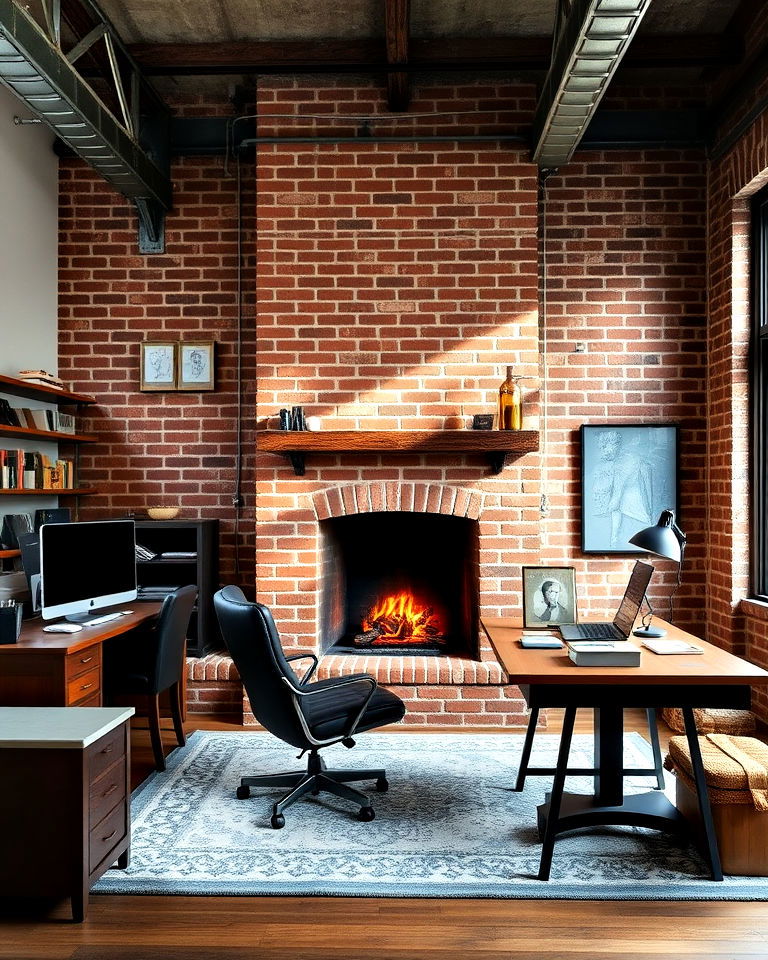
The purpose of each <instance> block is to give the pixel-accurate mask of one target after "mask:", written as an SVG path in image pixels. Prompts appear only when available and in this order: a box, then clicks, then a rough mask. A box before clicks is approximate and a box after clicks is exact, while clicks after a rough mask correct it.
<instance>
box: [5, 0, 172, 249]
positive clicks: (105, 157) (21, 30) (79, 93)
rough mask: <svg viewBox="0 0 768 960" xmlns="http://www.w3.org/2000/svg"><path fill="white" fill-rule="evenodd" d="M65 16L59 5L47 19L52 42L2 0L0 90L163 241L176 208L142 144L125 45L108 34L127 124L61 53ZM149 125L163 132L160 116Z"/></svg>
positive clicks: (149, 233)
mask: <svg viewBox="0 0 768 960" xmlns="http://www.w3.org/2000/svg"><path fill="white" fill-rule="evenodd" d="M58 16H59V7H58V4H55V5H53V6H52V7H51V10H50V11H49V13H48V14H47V15H46V17H45V20H46V27H47V29H49V31H50V36H46V33H45V32H44V30H43V28H42V27H41V26H40V25H39V24H38V23H37V22H36V21H35V20H33V19H32V17H31V16H30V15H29V14H28V13H27V12H26V11H25V10H22V9H21V8H20V7H19V6H17V4H16V3H14V2H13V0H0V83H2V84H3V85H5V86H6V87H8V89H9V90H10V91H11V92H12V93H13V94H15V96H16V97H17V98H18V99H19V100H20V101H22V103H23V104H24V105H25V107H26V108H27V109H28V110H29V111H30V112H31V113H33V114H34V115H35V116H36V117H37V118H38V119H40V120H42V122H43V123H45V124H46V125H47V126H49V127H50V128H51V129H52V130H53V132H54V133H55V134H56V136H57V137H59V139H60V140H61V141H62V142H63V143H65V144H66V145H67V146H68V147H69V148H70V149H71V150H72V151H73V152H74V153H76V154H77V155H78V156H80V157H81V158H82V159H84V160H85V161H86V162H87V163H88V164H89V165H90V166H91V167H93V169H94V170H96V171H97V172H98V173H99V174H100V175H101V176H102V177H103V178H104V179H105V180H106V181H107V182H108V183H110V184H111V185H112V186H113V187H114V188H115V189H116V190H118V191H119V192H120V193H121V194H123V196H125V197H128V198H129V199H131V200H132V201H133V202H134V203H135V204H136V207H137V212H138V215H139V220H140V223H141V224H142V225H143V227H144V229H145V232H146V234H147V236H151V237H153V238H155V239H156V238H157V236H158V223H159V222H160V221H161V219H162V212H164V211H165V210H167V209H168V208H169V207H170V206H171V183H170V179H169V177H168V176H167V175H166V174H165V173H163V172H162V171H161V170H160V169H159V167H158V166H157V165H156V164H155V163H154V162H153V161H152V160H150V158H149V157H148V156H147V154H146V153H145V152H144V150H143V149H142V147H141V146H140V144H139V132H138V119H139V109H138V97H139V93H140V90H139V86H138V84H137V83H136V82H135V78H132V82H131V83H130V87H129V90H126V88H125V86H124V77H123V72H122V70H121V68H120V66H119V65H118V62H117V52H118V44H119V41H117V40H116V41H115V42H114V43H113V42H112V38H111V36H110V33H109V30H107V31H106V32H105V34H104V38H105V39H106V40H108V41H109V42H108V43H107V46H106V52H107V58H108V62H109V63H110V71H111V80H112V81H113V83H114V85H115V88H116V96H117V99H118V102H119V104H120V109H121V113H122V120H118V119H117V118H116V117H115V116H114V114H113V113H112V112H111V111H110V110H109V109H108V108H107V107H106V106H105V104H104V103H103V102H102V100H101V99H100V98H99V97H98V96H97V95H96V93H95V92H94V90H93V89H92V88H91V86H90V85H89V84H88V83H86V82H85V80H84V79H83V78H82V77H81V76H80V74H79V73H78V71H77V69H76V67H75V66H74V64H72V63H70V62H69V60H68V59H67V57H66V55H65V53H64V51H63V50H62V49H61V46H60V45H59V42H58V39H57V38H59V37H60V31H59V22H58ZM153 107H154V109H155V112H156V113H159V112H161V107H160V102H159V101H155V102H154V103H153ZM164 115H165V114H164ZM165 116H166V126H167V115H165ZM150 121H151V123H150V125H151V126H153V127H154V129H155V130H158V129H162V123H160V122H158V120H157V117H154V116H151V117H150ZM166 140H167V137H166ZM157 152H158V155H159V154H161V153H165V154H166V155H167V143H166V144H165V145H163V144H161V143H158V151H157Z"/></svg>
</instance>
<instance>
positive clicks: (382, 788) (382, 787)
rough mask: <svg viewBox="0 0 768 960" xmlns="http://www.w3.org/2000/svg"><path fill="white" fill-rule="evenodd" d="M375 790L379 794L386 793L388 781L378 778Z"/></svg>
mask: <svg viewBox="0 0 768 960" xmlns="http://www.w3.org/2000/svg"><path fill="white" fill-rule="evenodd" d="M376 789H377V790H378V791H379V793H386V792H387V790H389V780H387V778H386V777H379V779H378V780H377V781H376Z"/></svg>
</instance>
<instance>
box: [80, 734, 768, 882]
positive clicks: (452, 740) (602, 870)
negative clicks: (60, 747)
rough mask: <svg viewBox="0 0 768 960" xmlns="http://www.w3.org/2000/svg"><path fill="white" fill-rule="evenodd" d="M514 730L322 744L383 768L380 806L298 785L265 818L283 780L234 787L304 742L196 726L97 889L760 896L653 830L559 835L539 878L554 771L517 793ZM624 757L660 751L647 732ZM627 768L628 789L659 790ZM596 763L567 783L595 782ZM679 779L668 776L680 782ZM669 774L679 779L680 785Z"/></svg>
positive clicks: (147, 790) (340, 760) (553, 746)
mask: <svg viewBox="0 0 768 960" xmlns="http://www.w3.org/2000/svg"><path fill="white" fill-rule="evenodd" d="M522 743H523V738H522V736H520V735H511V734H499V735H493V734H489V735H477V736H475V735H464V734H439V735H428V734H414V733H402V734H382V733H370V734H364V735H363V736H361V737H360V739H359V741H358V745H357V746H356V747H355V748H354V750H351V751H350V750H346V749H345V748H344V747H342V746H340V745H338V746H335V747H330V748H329V749H327V750H325V751H323V755H324V756H325V758H326V761H327V763H328V766H329V767H336V766H338V767H380V766H383V767H385V768H386V770H387V777H388V779H389V783H390V789H389V792H388V793H376V791H375V790H373V789H372V790H371V797H372V801H373V805H374V807H375V809H376V819H375V820H374V821H373V822H371V823H361V822H360V821H358V820H357V819H356V816H355V815H356V812H357V811H356V809H355V808H354V807H351V806H350V804H348V803H345V802H344V801H341V800H338V799H337V798H335V797H333V796H331V795H329V794H321V795H320V796H319V797H311V796H308V797H304V798H302V799H301V800H299V801H298V803H297V804H295V805H294V806H293V807H291V808H290V809H289V810H288V811H287V812H286V825H285V828H284V829H282V830H273V829H272V828H271V827H270V825H269V817H270V813H271V804H272V803H273V802H274V801H275V800H276V799H278V797H279V796H280V793H281V791H269V790H263V789H254V790H253V792H252V796H251V798H250V799H248V800H238V799H236V797H235V788H236V787H237V785H238V784H239V782H240V777H241V776H245V775H253V774H257V773H267V772H276V771H278V770H285V769H294V768H296V769H298V768H299V766H300V765H301V764H300V762H299V761H297V760H295V756H294V755H295V751H293V750H291V748H289V747H287V746H286V745H285V744H283V743H281V742H280V741H278V740H276V739H275V738H274V737H272V736H270V735H268V734H265V733H260V732H245V731H244V732H239V731H237V732H228V731H227V732H218V731H198V732H196V733H193V734H192V735H191V736H190V738H189V740H188V744H187V746H186V748H184V749H182V750H176V751H174V753H173V754H172V755H171V757H170V758H169V761H168V769H167V771H166V772H165V773H162V774H153V775H152V777H150V779H149V780H147V781H146V783H145V784H144V785H143V786H142V787H141V788H139V790H137V791H136V792H135V793H134V796H133V800H132V824H133V840H132V848H131V865H130V867H129V869H128V870H126V871H122V870H116V869H115V870H109V871H107V874H106V875H105V876H104V877H103V878H102V879H101V880H100V881H99V882H98V883H97V884H96V886H95V887H94V889H93V892H94V893H123V894H125V893H145V894H199V895H203V896H205V895H233V896H236V895H240V896H245V895H280V896H284V895H318V896H319V895H322V896H329V895H330V896H357V897H501V898H527V899H554V898H566V899H604V900H649V899H652V900H765V899H768V878H755V877H727V878H726V879H725V881H724V882H723V883H713V882H711V881H710V880H708V879H707V870H706V867H705V865H704V862H703V861H702V859H701V857H700V856H699V855H698V853H697V852H696V851H695V850H694V849H693V848H692V847H689V846H686V845H685V844H684V842H683V841H681V840H679V839H677V838H675V837H672V836H667V835H665V834H662V833H660V832H658V831H653V830H645V829H638V828H630V827H606V828H602V829H599V830H596V829H592V830H588V831H582V832H579V833H573V834H570V835H566V836H564V837H562V838H561V839H559V840H558V841H557V843H556V844H555V856H554V862H553V866H552V878H551V880H550V881H549V882H541V881H539V880H537V879H536V873H537V870H538V863H539V850H540V847H539V839H538V834H537V831H536V806H537V804H539V803H541V802H542V800H543V798H544V791H545V788H546V787H547V786H548V783H549V781H548V779H547V778H544V777H532V778H530V779H529V780H528V783H527V784H526V789H525V791H524V792H523V793H514V792H513V791H512V790H511V789H510V788H511V787H512V786H513V784H514V780H515V774H516V771H517V765H518V759H519V757H520V752H521V749H522ZM557 743H558V738H557V737H556V736H555V735H553V734H540V735H538V736H537V738H536V742H535V745H534V756H533V757H532V763H533V764H537V765H543V766H554V764H555V759H556V750H557ZM591 754H592V740H591V737H589V736H583V735H582V736H576V737H574V741H573V748H572V751H571V760H570V763H571V765H572V766H581V767H584V766H589V765H590V763H591ZM625 764H626V766H637V767H643V766H645V767H647V766H649V765H652V761H651V759H650V748H649V747H648V745H647V743H646V742H645V741H644V740H643V739H642V737H640V736H639V734H636V733H635V734H630V735H628V736H627V737H626V740H625ZM649 782H650V781H649V779H648V778H631V779H629V780H628V784H629V786H628V789H632V790H645V789H649V786H648V785H649ZM590 786H591V782H590V781H589V780H588V779H586V778H578V777H573V778H569V781H568V789H571V790H574V791H577V792H583V793H589V792H590ZM670 787H672V784H671V783H670ZM672 789H673V787H672Z"/></svg>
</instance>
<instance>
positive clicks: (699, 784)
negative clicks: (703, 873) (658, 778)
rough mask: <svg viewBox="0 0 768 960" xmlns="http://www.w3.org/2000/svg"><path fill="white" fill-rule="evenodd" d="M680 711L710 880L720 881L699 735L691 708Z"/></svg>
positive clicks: (713, 825) (718, 856)
mask: <svg viewBox="0 0 768 960" xmlns="http://www.w3.org/2000/svg"><path fill="white" fill-rule="evenodd" d="M682 711H683V720H684V721H685V735H686V737H687V739H688V749H689V751H690V754H691V771H692V773H693V781H694V783H695V784H696V797H697V799H698V801H699V813H700V814H701V822H702V824H703V826H704V836H705V838H706V841H707V853H708V854H709V866H710V869H711V871H712V879H713V880H722V879H723V870H722V867H721V866H720V852H719V851H718V849H717V836H716V835H715V824H714V822H713V820H712V808H711V807H710V805H709V790H708V789H707V778H706V776H705V774H704V764H703V763H702V761H701V750H700V749H699V735H698V731H697V730H696V720H695V718H694V716H693V707H683V708H682Z"/></svg>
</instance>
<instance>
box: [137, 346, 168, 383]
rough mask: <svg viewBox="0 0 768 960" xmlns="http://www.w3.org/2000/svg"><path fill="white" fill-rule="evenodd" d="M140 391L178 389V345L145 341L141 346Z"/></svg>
mask: <svg viewBox="0 0 768 960" xmlns="http://www.w3.org/2000/svg"><path fill="white" fill-rule="evenodd" d="M139 389H140V390H145V391H146V390H175V389H176V344H175V343H161V342H155V341H148V340H145V341H144V342H143V343H142V344H141V380H140V385H139Z"/></svg>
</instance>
